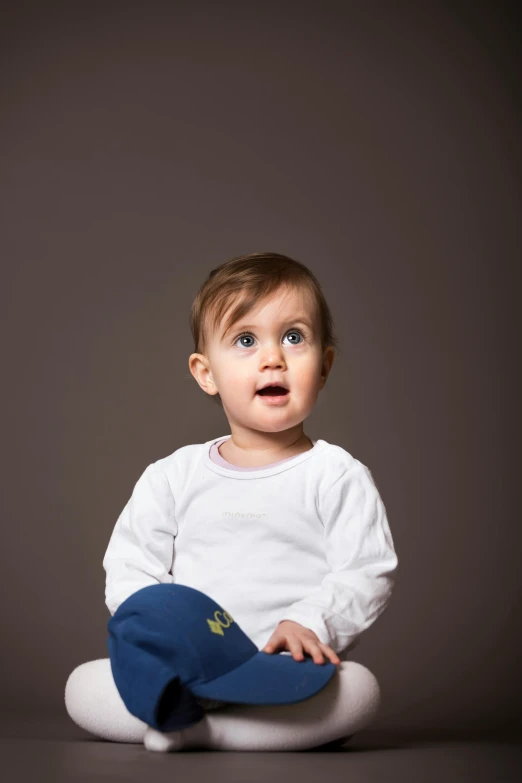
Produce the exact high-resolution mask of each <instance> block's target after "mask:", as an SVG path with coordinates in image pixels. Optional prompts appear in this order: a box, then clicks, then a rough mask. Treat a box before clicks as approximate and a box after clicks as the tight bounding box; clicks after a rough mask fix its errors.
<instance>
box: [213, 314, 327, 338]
mask: <svg viewBox="0 0 522 783" xmlns="http://www.w3.org/2000/svg"><path fill="white" fill-rule="evenodd" d="M289 324H304V325H305V326H308V328H309V329H312V324H311V323H310V321H309V320H308V318H307V317H306V316H305V315H299V316H297V318H290V319H289V320H288V321H283V322H282V324H281V326H288V325H289ZM257 328H258V327H257V326H256V325H255V324H244V323H242V322H241V321H240V322H239V323H236V324H234V325H233V326H229V328H228V329H227V330H226V331H225V332H224V333H223V334H222V336H221V339H222V340H223V339H224V338H225V337H226V336H227V334H228V333H229V332H231V331H232V329H234V330H236V329H257Z"/></svg>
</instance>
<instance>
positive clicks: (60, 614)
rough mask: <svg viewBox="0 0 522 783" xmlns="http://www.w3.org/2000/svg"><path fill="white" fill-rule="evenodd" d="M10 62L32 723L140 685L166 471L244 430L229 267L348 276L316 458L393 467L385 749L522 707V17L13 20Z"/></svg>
mask: <svg viewBox="0 0 522 783" xmlns="http://www.w3.org/2000/svg"><path fill="white" fill-rule="evenodd" d="M10 6H11V7H10V8H9V9H7V10H6V9H4V11H3V21H2V25H1V27H2V33H1V35H2V46H1V49H0V50H1V53H2V54H1V56H2V60H3V67H2V71H1V74H2V75H1V79H2V97H1V130H0V132H1V137H0V138H1V158H2V161H1V163H2V173H3V176H2V177H1V187H2V216H3V228H2V231H1V244H2V249H1V258H2V272H3V275H2V277H3V282H2V285H1V297H2V309H1V312H2V320H3V328H2V330H1V335H2V363H3V388H2V391H3V406H2V411H3V414H4V420H3V425H2V435H3V437H2V441H3V449H2V452H3V467H2V473H3V492H2V498H3V526H2V531H3V540H2V547H1V561H2V562H1V571H0V573H1V578H2V584H1V600H2V631H3V632H2V644H1V645H0V656H1V658H0V661H1V664H2V666H1V668H0V671H1V674H0V677H1V692H2V710H3V711H5V712H11V711H13V710H15V711H20V712H24V713H26V712H27V711H30V712H31V714H37V713H41V714H42V715H45V714H48V715H52V714H58V713H59V714H63V713H64V712H65V707H64V703H63V691H64V687H65V682H66V679H67V677H68V675H69V673H70V672H71V671H72V670H73V668H75V667H76V666H77V665H79V664H80V663H83V662H84V661H88V660H92V659H94V658H102V657H108V652H107V648H106V635H107V631H106V626H107V621H108V618H109V613H108V610H107V609H106V607H105V604H104V579H105V574H104V571H103V569H102V558H103V554H104V552H105V549H106V547H107V544H108V540H109V537H110V534H111V532H112V529H113V527H114V524H115V522H116V519H117V517H118V515H119V514H120V512H121V510H122V508H123V506H124V505H125V503H126V502H127V500H128V498H129V496H130V493H131V492H132V489H133V486H134V484H135V482H136V481H137V479H138V477H139V476H140V475H141V473H142V472H143V470H144V469H145V467H146V466H147V465H148V464H149V463H150V462H152V461H154V460H156V459H159V458H161V457H163V456H166V455H167V454H170V453H171V452H172V451H174V450H175V449H177V448H179V447H181V446H183V445H185V444H188V443H200V442H203V441H206V440H209V439H210V438H212V437H217V436H219V435H225V434H227V433H228V432H229V428H228V422H227V421H226V418H225V416H224V414H223V412H222V411H221V410H220V409H219V408H218V407H217V406H216V405H215V404H213V402H212V400H211V398H210V397H207V396H206V395H205V394H204V392H203V391H202V390H201V389H200V388H199V387H198V386H197V383H196V381H195V380H194V379H193V378H192V377H191V376H189V371H188V357H189V355H190V353H191V352H192V351H193V345H192V342H191V335H190V330H189V320H188V318H189V311H190V306H191V303H192V300H193V298H194V296H195V294H196V292H197V290H198V288H199V286H200V285H201V283H202V281H203V279H204V277H205V276H206V275H207V274H208V272H209V270H210V269H211V268H213V267H215V266H217V265H218V264H220V263H222V262H223V261H225V260H227V259H228V258H230V257H232V256H236V255H240V254H243V253H250V252H254V251H267V250H271V251H276V252H280V253H285V254H288V255H290V256H293V257H295V258H297V259H299V260H301V261H303V262H304V263H305V264H307V265H308V266H309V267H310V268H311V269H312V270H313V271H314V272H315V273H316V275H317V276H318V278H319V280H320V282H321V284H322V285H323V288H324V291H325V295H326V297H327V299H328V301H329V303H330V306H331V308H332V312H333V315H334V319H335V323H336V328H337V331H338V333H339V338H340V341H341V350H340V352H338V354H337V357H336V362H335V364H334V367H333V370H332V373H331V375H330V378H329V380H328V383H327V386H326V387H325V389H324V390H323V391H322V392H321V393H320V396H319V401H318V404H317V406H316V409H315V410H314V412H313V414H312V415H311V416H310V417H309V419H308V420H307V421H306V424H305V431H306V432H307V434H309V435H310V436H311V437H313V438H318V437H321V438H324V439H326V440H327V441H329V442H332V443H335V444H338V445H340V446H342V447H343V448H345V449H346V450H348V451H349V452H350V453H352V454H354V456H356V457H357V458H358V459H360V460H361V461H362V462H364V463H365V464H366V465H368V467H370V469H371V471H372V473H373V475H374V478H375V480H376V482H377V484H378V486H379V489H380V491H381V494H382V497H383V500H384V502H385V505H386V508H387V511H388V516H389V520H390V525H391V529H392V534H393V537H394V541H395V545H396V548H397V553H398V555H399V561H400V566H399V572H398V574H397V584H396V588H395V591H394V594H393V597H392V601H391V604H390V605H389V607H388V609H387V610H386V611H385V613H384V614H383V615H382V616H381V617H380V618H379V619H378V620H377V622H376V623H375V624H374V625H373V626H372V627H371V628H370V629H369V630H368V631H367V632H366V633H365V635H364V637H363V639H362V641H361V643H360V645H359V646H358V647H357V648H356V649H355V650H354V651H353V657H354V659H355V660H358V661H360V662H361V663H363V664H364V665H366V666H367V667H368V668H370V669H371V670H372V671H373V672H374V673H375V674H376V676H377V677H378V679H379V681H380V683H381V688H382V695H383V705H382V708H381V712H380V715H379V717H378V718H377V720H376V721H375V724H373V727H374V728H379V727H387V728H396V729H401V730H402V729H404V730H408V731H411V732H414V733H422V732H433V731H435V730H440V729H447V730H448V731H454V732H456V733H458V732H460V731H466V732H469V731H470V730H472V729H477V730H480V729H481V728H494V727H499V728H502V727H508V726H514V725H515V723H516V722H517V721H519V720H520V701H521V695H522V689H521V687H520V685H521V675H520V666H519V661H520V658H521V652H522V651H521V646H522V645H521V640H520V632H519V628H520V619H521V612H520V609H521V576H520V571H521V561H520V546H521V534H520V513H519V509H520V479H519V470H520V459H519V452H520V445H519V444H520V439H519V432H520V430H519V423H520V415H519V411H520V387H519V386H517V384H516V380H517V379H516V371H517V369H518V363H519V361H520V349H519V342H518V340H517V339H516V338H517V334H516V333H517V327H519V325H520V316H519V309H518V303H519V290H520V289H519V287H518V282H519V275H518V264H519V263H520V246H521V245H520V238H521V229H520V216H521V212H520V206H521V185H520V172H521V165H520V164H521V159H520V124H521V123H520V92H519V84H518V81H517V72H516V68H517V65H519V62H517V60H519V58H518V49H517V46H518V41H517V32H516V25H515V15H514V11H513V8H512V7H511V6H510V5H508V4H501V3H489V4H488V3H478V4H477V3H471V2H466V3H465V2H451V3H450V2H448V3H443V2H439V3H434V2H430V3H426V2H422V3H414V2H410V3H406V2H398V3H396V2H394V3H387V2H380V3H379V2H360V3H349V2H345V3H337V4H334V3H326V4H324V3H321V4H319V3H295V4H294V3H287V4H285V3H283V4H282V5H281V4H279V3H268V4H265V3H262V4H261V3H242V2H237V3H231V2H225V3H216V4H214V3H211V2H207V3H205V2H199V3H198V2H187V3H175V2H171V3H153V2H151V3H149V2H142V3H133V2H127V3H125V2H121V3H112V4H111V3H93V2H90V3H62V4H54V3H45V4H44V3H41V4H34V3H33V4H29V3H14V2H13V3H11V4H10Z"/></svg>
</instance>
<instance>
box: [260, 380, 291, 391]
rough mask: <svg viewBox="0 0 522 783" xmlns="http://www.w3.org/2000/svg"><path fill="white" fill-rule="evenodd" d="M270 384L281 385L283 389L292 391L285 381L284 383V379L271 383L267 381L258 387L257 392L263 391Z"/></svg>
mask: <svg viewBox="0 0 522 783" xmlns="http://www.w3.org/2000/svg"><path fill="white" fill-rule="evenodd" d="M269 386H280V387H281V389H285V390H286V391H290V389H289V388H288V386H287V385H286V384H285V383H283V381H277V382H272V381H270V382H269V383H265V384H264V385H263V386H259V388H258V389H256V392H258V391H261V389H266V388H268V387H269Z"/></svg>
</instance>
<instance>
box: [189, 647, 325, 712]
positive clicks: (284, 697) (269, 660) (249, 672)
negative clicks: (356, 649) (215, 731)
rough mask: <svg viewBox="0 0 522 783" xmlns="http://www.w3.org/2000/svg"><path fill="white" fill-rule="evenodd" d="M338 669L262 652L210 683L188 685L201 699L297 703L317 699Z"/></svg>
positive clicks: (240, 702) (308, 659) (252, 702)
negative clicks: (317, 694)
mask: <svg viewBox="0 0 522 783" xmlns="http://www.w3.org/2000/svg"><path fill="white" fill-rule="evenodd" d="M336 670H337V666H336V665H335V664H334V663H331V661H326V662H325V663H323V664H319V663H315V662H314V660H313V659H312V658H305V659H304V660H302V661H296V660H295V659H294V658H293V656H292V655H284V654H281V653H279V654H275V655H274V654H271V653H266V652H263V651H261V650H260V651H259V652H258V653H256V654H255V655H253V656H252V658H250V659H249V660H248V661H246V662H245V663H243V664H241V666H238V667H237V668H235V669H233V670H232V671H230V672H228V674H224V675H222V676H221V677H216V679H214V680H212V681H210V682H205V683H201V682H197V683H187V687H188V688H189V689H190V690H191V691H192V693H193V694H194V695H195V696H199V697H200V698H202V699H217V700H218V701H224V702H234V703H237V704H294V703H296V702H299V701H304V699H309V698H310V697H311V696H314V695H315V694H316V693H318V692H319V691H320V690H322V689H323V688H324V687H325V685H326V684H327V683H328V682H329V681H330V680H331V678H332V677H333V675H334V674H335V672H336Z"/></svg>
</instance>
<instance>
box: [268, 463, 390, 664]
mask: <svg viewBox="0 0 522 783" xmlns="http://www.w3.org/2000/svg"><path fill="white" fill-rule="evenodd" d="M320 508H321V515H322V519H323V525H324V540H325V553H326V559H327V561H328V565H329V567H330V571H329V573H327V574H326V576H325V577H324V578H323V579H322V581H321V585H320V587H319V589H318V590H317V591H316V592H314V593H312V594H311V595H309V596H307V597H306V598H304V599H303V600H300V601H297V602H296V603H294V604H292V605H291V606H290V607H289V609H288V610H287V611H286V612H285V614H284V615H283V616H282V617H281V620H293V621H294V622H297V623H300V624H301V625H304V626H305V627H306V628H310V629H311V630H312V631H314V633H315V634H316V635H317V637H318V638H319V639H320V641H321V642H323V643H324V644H327V645H328V646H329V647H331V648H332V649H333V650H335V652H336V653H337V654H340V653H341V652H343V650H346V648H347V647H353V646H355V645H356V644H357V643H358V638H359V636H360V635H361V634H362V633H363V631H365V630H366V629H367V628H369V627H370V625H372V624H373V623H374V622H375V620H376V619H377V618H378V617H379V615H380V614H381V613H382V612H383V611H384V609H385V608H386V606H387V605H388V603H389V600H390V597H391V593H392V589H393V586H394V582H395V574H394V572H395V571H396V569H397V566H398V558H397V555H396V553H395V550H394V545H393V539H392V535H391V532H390V527H389V524H388V519H387V515H386V509H385V507H384V503H383V502H382V499H381V497H380V495H379V491H378V489H377V487H376V485H375V482H374V480H373V478H372V475H371V473H370V471H369V470H368V468H367V467H366V466H365V465H363V464H362V463H361V462H357V464H356V465H355V466H354V467H352V468H350V467H349V466H343V469H342V473H341V475H340V476H338V477H337V478H336V479H335V480H334V481H333V483H332V484H331V485H330V486H329V488H328V489H327V491H326V492H325V494H324V496H323V498H322V499H321V502H320Z"/></svg>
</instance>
